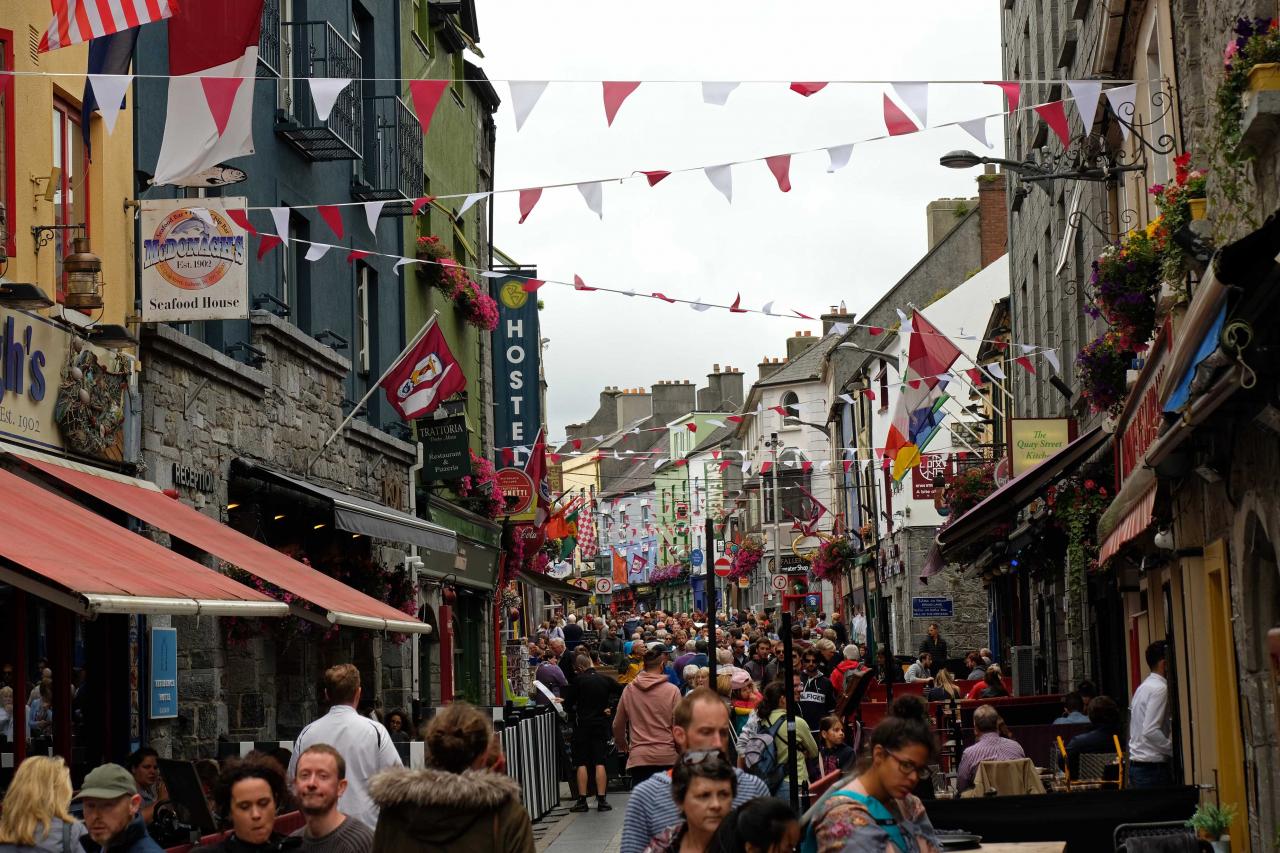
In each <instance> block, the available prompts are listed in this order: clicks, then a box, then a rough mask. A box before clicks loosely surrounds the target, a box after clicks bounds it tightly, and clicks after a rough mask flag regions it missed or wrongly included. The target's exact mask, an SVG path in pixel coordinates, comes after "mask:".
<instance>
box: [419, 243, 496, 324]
mask: <svg viewBox="0 0 1280 853" xmlns="http://www.w3.org/2000/svg"><path fill="white" fill-rule="evenodd" d="M418 258H419V259H421V260H424V261H427V262H428V263H426V264H422V265H419V267H418V277H419V279H421V280H422V281H423V282H425V283H426V284H429V285H431V286H432V287H434V288H436V289H437V290H439V291H440V292H441V293H443V294H444V295H445V296H447V297H449V298H450V299H451V300H453V305H454V308H456V309H457V310H458V312H459V313H461V314H462V318H463V319H464V320H465V321H466V322H467V323H469V324H470V325H472V326H475V327H476V328H477V329H482V330H484V331H486V332H492V331H493V330H494V329H496V328H498V303H497V302H495V301H494V300H493V297H491V296H489V294H487V293H485V292H484V289H483V288H481V286H480V285H478V284H476V283H475V282H474V281H472V280H471V279H469V278H468V277H467V271H466V270H464V269H463V268H462V267H460V266H458V261H457V259H456V258H454V256H453V253H452V252H450V251H449V250H448V249H447V248H445V246H444V244H443V243H441V242H440V238H439V237H436V236H434V235H432V236H429V237H419V238H418Z"/></svg>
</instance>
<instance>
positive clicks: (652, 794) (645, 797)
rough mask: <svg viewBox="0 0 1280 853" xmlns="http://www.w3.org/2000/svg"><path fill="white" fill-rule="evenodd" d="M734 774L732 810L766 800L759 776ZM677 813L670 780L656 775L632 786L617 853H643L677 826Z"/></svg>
mask: <svg viewBox="0 0 1280 853" xmlns="http://www.w3.org/2000/svg"><path fill="white" fill-rule="evenodd" d="M734 772H735V773H737V774H738V791H737V793H736V794H734V797H733V807H734V808H735V809H736V808H737V807H738V806H740V805H742V804H743V803H745V802H746V801H747V800H753V799H755V798H756V797H767V796H769V786H768V785H766V784H765V783H764V780H763V779H761V778H760V777H759V776H752V775H751V774H750V773H743V772H742V771H741V770H737V769H735V770H734ZM680 820H681V817H680V810H679V809H677V808H676V801H675V800H674V799H672V797H671V776H670V775H668V774H666V773H656V774H654V775H653V776H650V777H649V778H648V779H646V780H645V781H643V782H641V783H640V784H639V785H637V786H636V788H635V790H634V791H632V792H631V796H630V797H629V798H628V799H627V814H626V816H625V817H624V818H623V819H622V846H621V847H619V848H618V853H644V849H645V848H646V847H648V846H649V842H650V841H652V840H653V839H654V837H655V836H657V835H658V834H659V833H662V832H665V831H667V830H668V829H671V827H673V826H675V825H676V824H678V823H680Z"/></svg>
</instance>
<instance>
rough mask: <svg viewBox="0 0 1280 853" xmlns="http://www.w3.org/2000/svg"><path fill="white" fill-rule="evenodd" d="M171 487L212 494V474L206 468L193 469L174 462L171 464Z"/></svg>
mask: <svg viewBox="0 0 1280 853" xmlns="http://www.w3.org/2000/svg"><path fill="white" fill-rule="evenodd" d="M173 485H175V486H182V487H184V488H188V489H195V490H196V491H197V492H212V491H213V486H214V476H213V472H212V471H210V470H209V469H207V468H195V467H192V466H190V465H179V464H178V463H177V462H175V463H173Z"/></svg>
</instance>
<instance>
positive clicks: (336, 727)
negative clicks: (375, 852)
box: [288, 663, 403, 828]
mask: <svg viewBox="0 0 1280 853" xmlns="http://www.w3.org/2000/svg"><path fill="white" fill-rule="evenodd" d="M324 690H325V695H326V697H327V698H328V700H329V701H330V702H332V703H333V704H332V707H330V708H329V713H327V714H325V715H324V716H323V717H321V718H320V719H318V720H316V721H315V722H313V723H311V724H310V725H309V726H307V727H306V728H304V729H303V730H302V731H301V732H300V733H299V734H298V737H297V739H296V740H295V741H294V742H293V757H292V758H291V759H290V760H289V777H288V778H289V779H295V778H297V771H298V756H299V755H301V754H302V753H303V752H306V750H307V747H310V746H313V745H314V744H317V743H327V744H329V745H330V746H332V747H333V748H334V749H336V750H337V751H338V754H339V755H341V756H342V759H343V761H344V762H346V777H347V789H346V791H345V792H343V794H342V796H341V797H340V798H339V799H338V809H339V811H341V812H342V813H343V814H345V815H347V816H349V817H353V818H355V819H356V820H359V821H361V822H362V823H364V824H366V825H368V826H369V827H370V828H373V827H376V826H377V825H378V807H377V806H375V805H374V804H373V800H371V799H369V792H368V783H369V777H371V776H373V774H375V773H377V772H378V771H379V770H382V769H383V768H386V767H402V766H403V763H402V762H401V761H400V753H399V752H397V751H396V746H395V743H393V742H392V740H391V735H390V733H388V732H387V730H386V728H384V727H383V725H382V723H379V722H378V721H377V720H371V719H369V718H368V717H362V716H360V715H359V714H358V713H356V706H357V705H359V704H360V670H358V669H356V668H355V667H354V666H352V665H351V664H349V663H343V664H338V665H337V666H333V667H330V668H329V669H327V670H325V673H324Z"/></svg>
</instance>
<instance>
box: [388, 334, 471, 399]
mask: <svg viewBox="0 0 1280 853" xmlns="http://www.w3.org/2000/svg"><path fill="white" fill-rule="evenodd" d="M379 385H380V386H381V387H382V389H383V390H384V391H385V392H386V395H387V402H388V403H390V404H391V408H393V409H395V410H396V413H397V414H399V415H400V417H401V418H403V419H404V420H406V421H412V420H415V419H417V418H421V417H424V416H426V415H429V414H431V413H432V412H433V411H435V410H436V408H437V407H438V406H439V405H440V403H441V402H443V401H444V400H446V399H448V398H449V397H452V396H453V395H454V394H456V393H458V392H459V391H461V390H463V389H464V388H466V387H467V377H465V376H463V375H462V365H460V364H458V360H457V359H456V358H454V357H453V353H452V352H450V350H449V344H448V343H447V342H446V341H445V339H444V333H442V332H441V331H440V326H439V325H438V324H437V323H436V322H435V319H434V318H433V319H432V321H431V324H430V328H429V329H428V330H427V332H426V334H424V335H423V336H422V337H421V338H420V339H419V340H418V342H417V343H416V344H414V345H413V346H411V347H409V348H408V349H407V350H405V351H404V352H403V353H401V354H400V359H399V360H398V361H397V362H396V363H395V364H394V365H392V367H391V369H390V370H389V371H387V375H386V376H385V377H384V378H383V380H382V381H381V382H380V383H379Z"/></svg>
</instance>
